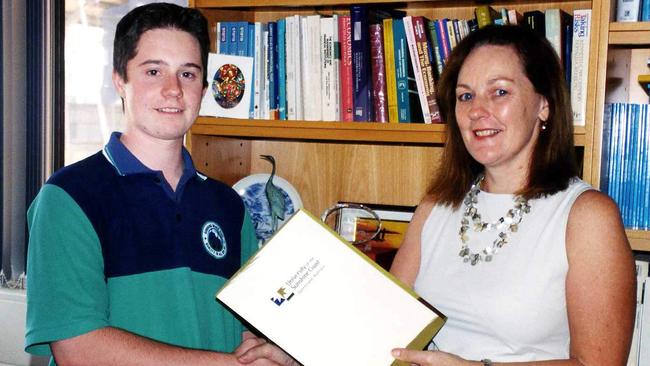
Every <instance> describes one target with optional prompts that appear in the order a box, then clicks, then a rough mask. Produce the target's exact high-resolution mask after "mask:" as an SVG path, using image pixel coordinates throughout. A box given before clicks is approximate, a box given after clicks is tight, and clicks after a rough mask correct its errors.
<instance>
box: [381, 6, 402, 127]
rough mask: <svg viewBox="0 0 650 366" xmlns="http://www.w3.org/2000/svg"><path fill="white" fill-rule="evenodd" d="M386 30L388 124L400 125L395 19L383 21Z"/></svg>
mask: <svg viewBox="0 0 650 366" xmlns="http://www.w3.org/2000/svg"><path fill="white" fill-rule="evenodd" d="M383 30H384V60H385V63H384V70H385V71H386V99H387V101H388V122H390V123H398V122H399V119H398V117H397V81H396V78H395V46H394V42H393V39H394V37H393V19H391V18H388V19H384V21H383Z"/></svg>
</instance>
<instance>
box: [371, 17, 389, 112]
mask: <svg viewBox="0 0 650 366" xmlns="http://www.w3.org/2000/svg"><path fill="white" fill-rule="evenodd" d="M370 62H371V65H370V68H371V71H372V101H373V108H374V110H375V119H374V120H375V121H376V122H381V123H386V122H388V100H387V98H386V68H385V67H384V42H383V25H382V24H371V25H370Z"/></svg>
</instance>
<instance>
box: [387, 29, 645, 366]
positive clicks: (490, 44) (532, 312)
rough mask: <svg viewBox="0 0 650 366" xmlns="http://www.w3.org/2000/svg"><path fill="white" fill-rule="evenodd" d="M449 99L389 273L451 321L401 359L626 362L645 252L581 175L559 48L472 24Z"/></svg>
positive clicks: (444, 96)
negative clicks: (443, 140) (638, 257)
mask: <svg viewBox="0 0 650 366" xmlns="http://www.w3.org/2000/svg"><path fill="white" fill-rule="evenodd" d="M439 105H440V109H441V113H442V116H443V118H444V119H445V121H447V125H448V138H447V144H446V145H445V148H444V153H443V158H442V163H441V167H440V169H438V171H439V172H440V173H439V174H438V176H437V177H435V179H434V181H433V184H432V188H431V190H430V192H429V194H428V195H427V196H426V197H425V198H424V200H423V201H422V202H421V204H420V205H419V207H418V209H417V211H416V214H415V216H414V218H413V221H412V223H411V226H410V227H409V230H408V232H407V234H406V238H405V241H404V243H403V245H402V248H401V249H400V251H399V253H398V254H397V257H396V258H395V262H394V264H393V267H392V269H391V271H392V272H393V273H394V274H395V275H396V276H397V277H398V278H400V279H401V280H402V281H404V282H405V283H406V284H408V285H411V286H413V287H414V289H415V290H416V292H418V293H419V294H420V295H421V296H422V297H423V298H425V299H426V300H427V301H428V302H429V303H431V304H432V305H433V306H435V307H436V308H437V309H439V310H440V311H441V312H442V313H444V314H445V315H446V316H447V317H448V320H447V323H446V324H445V326H444V327H443V328H442V330H441V331H440V332H439V334H438V335H436V337H435V338H434V339H433V341H434V344H435V346H437V347H438V349H439V350H440V351H412V350H406V349H396V350H394V352H393V355H394V356H395V357H396V358H397V359H399V360H403V361H407V362H411V363H414V364H417V365H477V364H481V363H480V362H482V364H483V365H491V364H492V363H493V362H494V363H495V364H496V363H497V362H498V363H499V364H500V363H501V362H532V361H542V360H554V362H549V364H553V365H623V364H625V362H626V360H627V354H628V351H629V347H630V340H631V334H632V328H633V324H634V306H635V282H634V281H635V279H634V269H633V268H634V263H633V258H632V255H631V251H630V247H629V244H628V242H627V239H626V236H625V232H624V229H623V226H622V223H621V219H620V215H619V212H618V208H617V207H616V205H615V203H614V202H613V201H612V200H611V199H609V198H608V197H607V196H606V195H604V194H602V193H600V192H598V191H596V190H594V189H592V188H591V187H590V186H589V185H587V184H586V183H584V182H583V181H581V180H580V179H578V178H577V175H578V168H577V166H576V163H575V161H576V159H575V156H574V147H573V127H572V118H571V106H570V101H569V97H568V93H567V90H566V85H565V80H564V78H563V72H562V69H561V67H560V65H559V62H558V59H557V56H556V55H555V53H554V51H553V49H552V47H551V46H550V44H549V43H548V42H547V41H546V40H545V39H544V38H543V37H542V36H539V35H537V34H536V33H534V32H533V31H531V30H527V29H524V28H521V27H516V26H501V27H497V26H490V27H486V28H483V29H480V30H478V31H477V32H475V33H472V34H471V35H469V36H468V37H467V38H466V39H465V40H463V41H462V42H461V43H460V44H459V45H458V46H457V47H456V49H454V52H453V53H452V55H451V57H450V59H449V62H448V64H447V66H446V68H445V71H444V72H443V75H442V77H441V80H440V84H439ZM490 360H491V361H490ZM477 361H479V362H478V363H477ZM544 364H545V363H544Z"/></svg>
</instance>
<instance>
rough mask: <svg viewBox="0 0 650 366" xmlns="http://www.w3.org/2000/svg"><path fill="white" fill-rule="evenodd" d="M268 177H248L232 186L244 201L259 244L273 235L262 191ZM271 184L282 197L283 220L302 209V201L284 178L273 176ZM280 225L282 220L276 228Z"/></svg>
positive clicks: (269, 213)
mask: <svg viewBox="0 0 650 366" xmlns="http://www.w3.org/2000/svg"><path fill="white" fill-rule="evenodd" d="M270 176H271V175H270V174H253V175H249V176H247V177H244V178H243V179H242V180H240V181H239V182H237V183H235V184H234V185H233V186H232V187H233V188H234V189H235V191H237V193H238V194H239V195H240V196H241V198H242V199H243V200H244V204H245V205H246V208H248V212H249V213H250V215H251V218H252V219H253V225H254V226H255V233H256V234H257V238H258V239H259V240H260V242H261V243H264V242H265V241H266V240H267V239H268V238H270V237H271V235H273V227H272V225H273V224H272V220H271V211H270V208H269V201H268V199H267V198H266V193H265V191H264V189H265V187H266V182H267V181H268V180H269V177H270ZM273 184H274V185H275V186H276V187H278V188H279V189H280V192H282V195H283V196H284V204H285V210H284V218H285V219H287V218H289V217H290V216H291V215H293V213H294V212H296V211H297V210H298V209H300V208H302V200H301V199H300V195H299V194H298V191H296V189H295V188H294V187H293V186H292V185H291V184H290V183H289V182H287V181H286V180H285V179H284V178H282V177H278V176H277V175H276V176H274V177H273ZM282 223H284V220H280V221H279V222H278V225H277V227H280V226H282Z"/></svg>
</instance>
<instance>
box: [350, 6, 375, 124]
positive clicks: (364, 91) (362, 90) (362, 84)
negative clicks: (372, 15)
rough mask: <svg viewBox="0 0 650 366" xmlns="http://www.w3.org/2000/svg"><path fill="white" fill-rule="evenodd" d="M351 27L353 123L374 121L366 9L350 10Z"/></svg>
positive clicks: (353, 7) (355, 7) (353, 8)
mask: <svg viewBox="0 0 650 366" xmlns="http://www.w3.org/2000/svg"><path fill="white" fill-rule="evenodd" d="M350 23H351V26H352V92H353V94H352V96H353V102H354V115H353V118H354V121H360V122H367V121H372V120H373V119H374V115H375V113H374V108H373V102H372V75H371V73H372V72H371V68H370V34H369V29H370V28H369V23H368V7H367V6H365V5H353V6H352V7H351V8H350Z"/></svg>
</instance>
